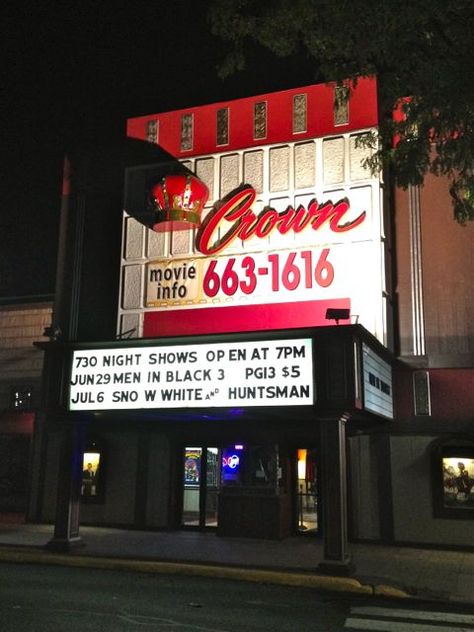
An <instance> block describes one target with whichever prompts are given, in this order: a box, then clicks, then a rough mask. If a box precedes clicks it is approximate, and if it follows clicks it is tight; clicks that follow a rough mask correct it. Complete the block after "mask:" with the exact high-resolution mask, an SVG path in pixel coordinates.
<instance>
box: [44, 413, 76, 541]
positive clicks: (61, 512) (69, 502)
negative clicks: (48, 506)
mask: <svg viewBox="0 0 474 632" xmlns="http://www.w3.org/2000/svg"><path fill="white" fill-rule="evenodd" d="M83 448H84V428H83V425H82V424H81V423H79V422H74V423H71V422H69V425H68V426H67V427H65V428H64V429H63V430H62V445H61V452H60V462H59V470H58V477H59V480H58V495H57V504H56V521H55V525H54V536H53V538H52V540H50V541H49V542H48V544H47V548H48V549H50V550H53V551H58V552H61V553H66V552H67V551H70V550H71V549H72V548H75V547H77V546H80V545H81V544H82V540H81V537H80V535H79V514H80V511H79V510H80V502H81V485H82V467H83V463H82V459H83V456H82V455H83Z"/></svg>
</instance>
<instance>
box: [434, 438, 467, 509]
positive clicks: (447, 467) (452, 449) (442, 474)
mask: <svg viewBox="0 0 474 632" xmlns="http://www.w3.org/2000/svg"><path fill="white" fill-rule="evenodd" d="M433 467H434V472H433V479H434V492H435V496H434V503H435V515H436V516H437V517H442V518H474V445H471V446H467V445H458V446H456V445H446V444H445V445H442V446H441V447H438V449H437V450H436V451H435V455H434V459H433Z"/></svg>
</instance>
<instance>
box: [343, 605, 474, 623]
mask: <svg viewBox="0 0 474 632" xmlns="http://www.w3.org/2000/svg"><path fill="white" fill-rule="evenodd" d="M351 614H357V615H359V614H365V615H369V616H374V617H398V618H405V619H421V620H427V621H445V622H447V623H467V624H468V625H474V615H471V614H459V613H457V612H431V611H430V610H405V609H404V608H380V607H378V606H367V607H354V608H351Z"/></svg>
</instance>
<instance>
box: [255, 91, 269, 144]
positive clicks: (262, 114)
mask: <svg viewBox="0 0 474 632" xmlns="http://www.w3.org/2000/svg"><path fill="white" fill-rule="evenodd" d="M253 137H254V140H260V139H262V138H266V137H267V102H266V101H260V102H259V103H255V105H254V107H253Z"/></svg>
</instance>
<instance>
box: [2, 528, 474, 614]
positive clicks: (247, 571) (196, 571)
mask: <svg viewBox="0 0 474 632" xmlns="http://www.w3.org/2000/svg"><path fill="white" fill-rule="evenodd" d="M80 534H81V537H82V539H83V543H84V544H83V546H81V547H79V548H77V549H76V550H74V551H73V552H72V553H68V554H62V555H61V554H53V553H49V552H47V551H46V550H45V549H44V547H45V545H46V544H47V543H48V542H49V540H50V539H51V538H52V535H53V527H52V525H33V524H4V523H3V524H0V561H14V562H40V563H48V564H68V565H72V566H87V567H100V568H121V569H130V570H139V571H142V572H161V573H179V574H193V575H206V576H215V577H226V578H229V579H243V580H247V581H257V582H258V581H261V582H271V583H283V584H291V585H300V586H313V587H316V588H319V589H325V590H337V591H347V592H356V593H362V594H384V595H387V596H393V597H403V596H405V597H418V598H426V599H434V600H441V601H452V602H462V603H473V604H474V552H462V551H460V552H458V551H444V550H432V549H422V548H411V547H394V546H392V547H389V546H381V545H377V544H351V545H350V550H351V552H352V557H353V562H354V564H355V567H356V568H355V572H354V573H353V575H352V576H351V577H350V578H342V577H328V576H326V575H323V574H322V573H320V572H318V569H317V566H318V564H319V562H320V561H321V560H322V543H321V541H320V540H317V539H316V540H315V539H311V538H308V537H298V538H288V539H286V540H282V541H274V540H252V539H247V538H245V539H244V538H219V537H218V536H216V535H215V533H208V532H204V533H202V532H192V531H177V532H155V531H129V530H121V529H108V528H99V527H81V530H80Z"/></svg>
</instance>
